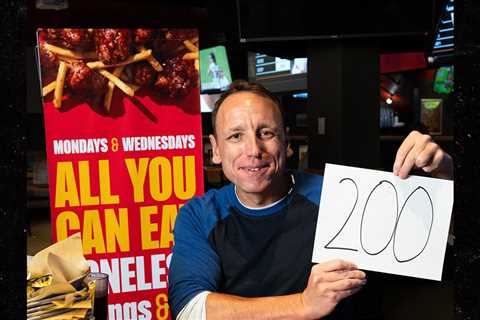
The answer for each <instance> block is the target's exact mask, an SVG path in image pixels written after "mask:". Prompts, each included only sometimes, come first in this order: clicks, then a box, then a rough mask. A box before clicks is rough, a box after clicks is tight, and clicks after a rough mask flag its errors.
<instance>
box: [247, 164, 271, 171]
mask: <svg viewBox="0 0 480 320" xmlns="http://www.w3.org/2000/svg"><path fill="white" fill-rule="evenodd" d="M266 168H268V165H267V164H265V165H260V166H248V167H241V169H243V170H246V171H248V172H252V173H255V172H259V171H262V170H263V169H266Z"/></svg>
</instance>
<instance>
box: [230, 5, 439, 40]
mask: <svg viewBox="0 0 480 320" xmlns="http://www.w3.org/2000/svg"><path fill="white" fill-rule="evenodd" d="M439 1H440V0H423V1H417V0H401V1H400V0H364V1H321V2H315V1H309V0H297V1H294V2H291V3H290V4H289V6H288V7H287V8H286V6H285V5H283V4H282V5H281V4H280V3H279V2H277V1H273V0H267V1H256V0H236V10H237V24H238V29H239V38H240V42H244V43H249V42H264V41H288V40H310V39H322V38H349V37H381V36H392V35H415V34H419V35H426V34H430V33H432V32H433V30H434V15H435V14H434V13H435V9H436V5H437V3H438V2H439Z"/></svg>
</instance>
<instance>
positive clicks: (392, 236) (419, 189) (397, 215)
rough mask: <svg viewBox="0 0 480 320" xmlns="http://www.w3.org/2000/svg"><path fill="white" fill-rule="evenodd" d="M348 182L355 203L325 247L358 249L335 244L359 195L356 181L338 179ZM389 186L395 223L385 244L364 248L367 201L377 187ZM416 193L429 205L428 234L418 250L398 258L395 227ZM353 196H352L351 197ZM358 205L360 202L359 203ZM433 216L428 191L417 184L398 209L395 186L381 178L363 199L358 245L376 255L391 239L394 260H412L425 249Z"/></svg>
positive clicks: (355, 205) (385, 247) (353, 209)
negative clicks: (351, 186)
mask: <svg viewBox="0 0 480 320" xmlns="http://www.w3.org/2000/svg"><path fill="white" fill-rule="evenodd" d="M347 182H349V183H350V184H352V185H353V187H355V189H354V190H355V203H354V204H353V206H352V208H351V211H350V213H349V215H348V216H347V219H346V220H345V222H344V223H343V225H342V227H341V228H340V229H339V230H338V232H337V233H336V234H335V235H334V236H333V238H331V239H330V241H328V243H327V244H326V245H325V247H324V248H325V249H336V250H350V251H358V249H356V248H355V245H352V246H350V247H346V246H336V245H335V242H337V241H335V240H336V239H337V237H338V236H339V235H340V234H341V233H342V231H343V230H344V228H345V226H346V225H347V223H348V221H349V220H350V218H351V217H352V214H353V213H354V211H355V208H356V207H357V203H358V195H359V190H358V186H357V183H356V182H355V181H354V180H353V179H351V178H343V179H341V180H340V182H339V183H340V184H342V183H347ZM382 185H383V186H389V187H391V189H392V190H393V191H394V193H395V202H396V203H395V204H396V210H395V223H394V226H393V230H392V232H391V234H390V235H389V238H388V241H386V243H385V245H384V246H383V247H382V248H381V249H380V250H378V249H377V250H372V249H369V248H366V244H365V241H364V239H365V228H364V224H365V220H367V217H368V214H367V215H366V214H365V213H366V212H368V208H369V201H370V199H371V197H372V195H373V194H374V193H375V192H378V188H379V187H380V186H382ZM416 193H423V194H424V195H425V200H426V202H427V203H428V204H429V206H430V212H429V215H430V224H429V226H428V234H427V237H426V240H425V243H424V244H423V247H421V249H420V250H419V251H418V252H415V253H414V254H413V255H411V256H409V257H403V258H400V257H399V255H398V252H397V246H398V242H397V228H398V224H399V221H400V220H401V219H402V213H403V211H404V209H405V206H406V204H407V203H408V202H409V201H410V200H411V198H412V196H413V195H414V194H416ZM352 198H353V197H352ZM359 205H360V204H359ZM433 218H434V212H433V203H432V199H431V197H430V195H429V194H428V191H427V190H426V189H425V188H423V187H421V186H418V187H417V188H415V189H414V190H413V191H412V192H411V193H410V194H409V195H408V196H407V198H406V199H405V202H404V203H403V204H402V207H401V209H400V210H399V205H398V193H397V189H396V188H395V186H394V185H393V184H392V183H391V182H389V181H387V180H381V181H380V182H379V183H378V184H377V185H376V186H375V187H374V188H373V189H372V190H371V191H370V193H369V195H368V197H367V199H366V200H365V204H364V206H363V210H362V217H361V222H360V246H361V248H362V250H363V251H364V252H365V253H366V254H369V255H372V256H374V255H378V254H380V253H382V252H383V251H385V249H387V247H388V246H389V244H390V243H391V242H392V241H393V245H392V248H393V255H394V257H395V260H397V261H398V262H400V263H402V262H408V261H412V260H414V259H415V258H417V257H418V256H419V255H421V254H422V252H423V251H424V250H425V247H426V246H427V244H428V240H429V239H430V233H431V231H432V225H433Z"/></svg>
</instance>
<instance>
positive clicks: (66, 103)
mask: <svg viewBox="0 0 480 320" xmlns="http://www.w3.org/2000/svg"><path fill="white" fill-rule="evenodd" d="M37 37H38V56H39V61H40V69H41V70H40V73H41V81H42V90H43V92H42V94H43V111H44V119H45V132H46V148H47V161H48V175H49V189H50V190H49V191H50V206H51V219H52V238H53V241H60V240H63V239H65V238H67V237H69V236H70V235H72V234H75V233H77V232H80V233H81V237H82V245H83V251H84V252H83V253H84V255H85V257H86V259H87V260H88V263H89V265H90V269H91V271H92V272H96V271H100V272H103V273H107V274H108V275H109V281H110V283H109V294H108V315H109V319H111V320H112V319H168V318H169V317H170V315H169V308H168V300H167V297H168V296H167V281H168V279H167V272H168V266H169V262H170V258H171V247H172V245H173V227H174V224H175V219H176V216H177V213H178V210H179V208H180V207H181V206H182V205H183V204H185V203H186V202H187V201H188V200H189V199H191V198H192V197H194V196H198V195H201V194H203V160H202V132H201V115H200V105H199V103H200V99H199V72H198V34H197V31H196V30H194V29H39V30H38V33H37Z"/></svg>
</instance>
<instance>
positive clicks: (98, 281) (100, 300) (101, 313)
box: [85, 272, 108, 320]
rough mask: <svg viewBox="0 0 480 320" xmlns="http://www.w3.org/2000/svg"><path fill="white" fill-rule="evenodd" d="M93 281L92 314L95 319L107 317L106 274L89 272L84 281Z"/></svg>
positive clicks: (102, 319) (99, 319) (100, 319)
mask: <svg viewBox="0 0 480 320" xmlns="http://www.w3.org/2000/svg"><path fill="white" fill-rule="evenodd" d="M90 281H95V300H94V301H93V315H94V316H95V320H106V319H107V318H108V274H106V273H101V272H90V273H89V274H88V275H87V276H86V277H85V282H86V283H88V282H90Z"/></svg>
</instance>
